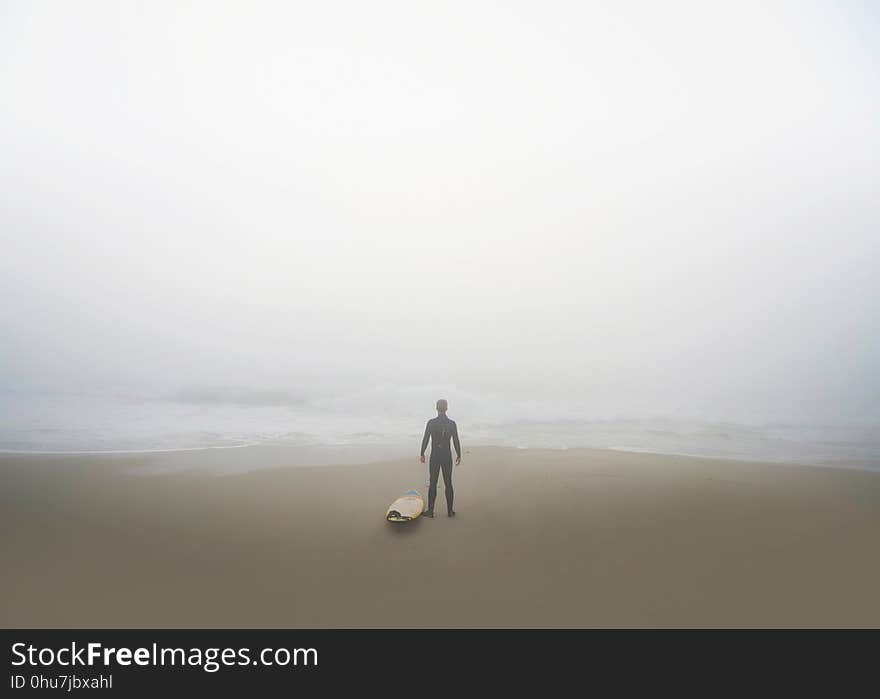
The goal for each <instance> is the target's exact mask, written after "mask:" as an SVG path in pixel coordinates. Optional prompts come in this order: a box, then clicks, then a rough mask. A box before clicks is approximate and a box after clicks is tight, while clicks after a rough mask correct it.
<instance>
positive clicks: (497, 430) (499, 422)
mask: <svg viewBox="0 0 880 699" xmlns="http://www.w3.org/2000/svg"><path fill="white" fill-rule="evenodd" d="M418 405H422V403H418ZM429 405H430V404H429ZM469 408H473V405H472V404H471V405H469V404H468V403H467V402H465V403H464V405H463V406H462V410H461V411H458V412H454V411H450V415H451V417H453V418H454V419H456V420H457V422H458V423H459V429H460V434H461V439H462V443H463V444H464V446H465V447H466V446H477V445H496V446H511V447H517V448H521V449H529V448H551V449H570V448H575V447H593V448H603V449H616V450H624V451H635V452H656V453H663V454H682V455H694V456H709V457H717V458H725V459H740V460H761V461H772V462H787V463H803V464H814V465H828V466H840V467H851V468H867V469H880V424H878V423H870V422H855V421H849V422H845V423H843V422H842V423H826V424H817V423H796V422H774V423H762V424H741V423H730V422H713V421H701V420H694V419H670V418H646V417H639V418H625V417H624V418H621V417H614V418H606V419H595V418H592V419H585V418H582V417H577V416H574V417H567V416H565V415H560V416H548V414H547V412H548V411H547V410H543V411H542V410H536V411H535V412H536V413H537V414H538V417H536V419H523V418H521V417H517V416H516V415H514V414H511V413H510V411H508V412H507V413H505V414H499V416H498V417H497V418H496V417H495V416H493V414H492V410H490V409H486V407H485V406H483V407H482V408H481V409H480V410H473V409H469ZM519 412H520V414H526V415H528V414H529V412H528V411H527V410H525V409H523V410H520V411H519ZM431 416H432V413H431V411H430V410H423V411H415V410H413V409H412V407H411V406H409V407H401V406H400V405H399V404H396V403H393V402H392V403H387V404H383V405H379V406H376V405H369V404H364V403H359V402H358V401H356V400H352V401H345V400H335V401H330V402H323V403H322V402H319V401H315V402H309V401H294V402H289V403H285V402H283V401H278V402H271V401H269V402H266V403H265V404H254V403H252V402H235V401H234V400H233V401H228V400H210V401H194V400H191V399H168V398H142V397H126V396H106V395H102V396H89V395H77V394H64V395H22V394H11V393H10V394H0V451H3V452H7V453H8V452H14V453H103V452H109V453H113V452H159V451H185V450H200V449H234V448H238V447H244V446H250V445H265V446H276V447H278V446H288V447H296V448H298V449H300V451H302V450H306V451H304V452H303V453H311V452H309V451H308V450H310V449H311V450H315V449H320V448H334V449H336V450H337V452H334V453H342V452H339V451H338V450H345V449H352V450H353V451H352V452H351V453H406V452H409V451H410V450H411V451H412V452H413V453H417V452H416V450H417V449H418V446H419V442H420V440H421V436H422V430H423V429H424V423H425V420H426V419H427V418H429V417H431ZM364 448H368V449H364ZM369 448H372V451H371V450H370V449H369ZM358 449H359V450H360V451H356V450H358ZM382 450H384V451H382Z"/></svg>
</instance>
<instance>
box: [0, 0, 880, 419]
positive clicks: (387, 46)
mask: <svg viewBox="0 0 880 699" xmlns="http://www.w3.org/2000/svg"><path fill="white" fill-rule="evenodd" d="M878 45H880V21H878V12H877V10H876V9H875V8H872V7H871V6H870V5H869V4H868V3H859V2H825V3H812V2H769V3H768V2H739V3H702V2H690V3H677V2H669V3H648V2H646V3H599V2H597V3H583V2H566V3H560V2H540V3H538V2H530V3H529V2H515V3H507V2H505V3H500V2H498V3H487V2H473V1H469V2H461V3H459V2H446V3H429V4H426V3H412V2H384V1H377V2H371V3H359V2H324V3H265V2H253V3H251V2H248V3H245V2H238V3H221V2H188V3H181V2H151V3H135V2H120V3H107V2H77V3H66V2H41V3H31V2H3V3H2V5H0V95H2V104H0V186H2V198H0V236H2V238H0V245H2V247H0V285H2V286H0V292H2V296H3V303H2V304H0V328H2V338H3V341H2V343H0V388H2V389H4V390H6V391H14V392H17V393H27V392H37V391H85V392H92V391H94V392H102V391H112V392H129V393H131V394H144V395H146V394H149V395H168V396H176V397H178V398H179V399H181V400H224V399H226V398H229V397H230V396H232V397H233V399H234V400H236V401H238V402H245V403H246V402H248V401H253V402H255V403H264V402H268V403H274V402H279V401H280V402H285V401H290V402H293V403H295V402H297V401H303V400H313V399H315V397H316V396H317V397H320V398H321V399H322V400H326V401H338V402H339V401H341V402H342V403H345V402H346V401H352V403H353V404H354V403H357V401H358V400H363V401H364V405H363V406H362V407H363V408H364V409H365V410H369V409H370V406H371V404H375V403H374V402H375V401H379V404H380V405H382V403H381V401H382V396H383V395H385V394H386V393H388V392H391V391H397V393H396V394H395V395H398V396H406V397H407V400H408V399H409V398H412V400H413V401H417V400H424V401H425V403H426V405H420V406H419V408H420V409H423V410H425V411H426V412H428V413H429V412H430V407H431V404H430V401H431V400H433V398H435V397H437V395H436V394H438V393H440V392H443V393H444V394H445V395H446V396H447V397H448V398H449V400H450V404H451V407H450V412H451V413H455V407H456V405H457V404H456V397H457V396H467V397H468V400H477V399H478V398H479V397H481V396H491V397H492V400H494V401H496V402H497V404H498V405H501V404H504V403H505V402H507V403H508V404H509V405H515V406H517V408H516V409H517V410H522V411H523V412H525V413H527V412H528V411H529V410H530V406H540V410H541V411H543V412H546V411H547V410H548V407H547V406H551V407H552V406H557V407H558V411H557V412H558V413H559V415H562V416H564V415H565V414H566V410H569V409H571V410H574V409H575V407H576V408H577V410H579V411H581V412H582V413H585V414H586V413H589V414H591V415H595V416H643V415H660V416H692V417H693V416H696V417H705V418H710V419H740V420H745V419H751V418H755V419H778V420H785V419H794V418H798V419H800V418H816V419H819V418H821V419H831V418H834V419H837V418H847V419H849V418H859V419H861V418H865V419H874V418H877V417H880V401H878V396H880V368H878V366H880V364H878V361H877V358H878V356H880V352H878V350H880V314H878V313H877V299H878V292H880V281H878V275H877V273H876V270H877V267H878V255H880V231H878V222H880V197H878V183H880V178H878V176H880V79H878V75H880V73H878V60H880V57H878V51H877V46H878ZM358 396H361V397H362V398H361V399H358ZM458 405H462V403H459V404H458ZM572 406H574V407H572ZM535 409H536V410H538V408H537V407H535Z"/></svg>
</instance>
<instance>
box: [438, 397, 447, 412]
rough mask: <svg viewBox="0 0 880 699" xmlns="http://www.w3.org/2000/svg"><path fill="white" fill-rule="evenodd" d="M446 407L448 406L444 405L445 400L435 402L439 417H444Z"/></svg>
mask: <svg viewBox="0 0 880 699" xmlns="http://www.w3.org/2000/svg"><path fill="white" fill-rule="evenodd" d="M447 407H448V404H447V403H446V399H445V398H441V399H440V400H438V401H437V412H438V413H440V414H441V415H446V408H447Z"/></svg>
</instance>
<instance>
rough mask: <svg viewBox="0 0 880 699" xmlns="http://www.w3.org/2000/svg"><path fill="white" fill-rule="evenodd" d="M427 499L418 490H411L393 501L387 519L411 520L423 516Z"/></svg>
mask: <svg viewBox="0 0 880 699" xmlns="http://www.w3.org/2000/svg"><path fill="white" fill-rule="evenodd" d="M424 511H425V501H424V499H423V498H422V496H421V495H419V492H418V491H417V490H409V491H407V492H406V493H404V494H403V495H401V496H400V497H399V498H397V500H395V501H394V502H392V503H391V507H389V508H388V512H387V513H386V515H385V519H387V520H388V521H389V522H409V521H411V520H414V519H417V518H418V517H421V515H422V512H424Z"/></svg>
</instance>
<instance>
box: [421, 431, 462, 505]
mask: <svg viewBox="0 0 880 699" xmlns="http://www.w3.org/2000/svg"><path fill="white" fill-rule="evenodd" d="M429 439H430V440H431V458H430V461H429V466H428V475H429V477H430V481H429V484H428V511H430V512H433V511H434V500H435V499H436V498H437V479H438V478H439V476H440V469H443V487H444V489H445V490H446V509H447V510H448V511H449V512H452V499H453V496H454V492H453V490H452V451H451V450H450V448H449V440H450V439H452V443H453V444H454V445H455V455H456V456H457V457H458V458H461V444H459V442H458V426H457V425H456V424H455V422H454V421H453V420H450V419H449V418H448V417H446V415H438V416H437V417H435V418H433V419H432V420H428V424H427V425H425V436H424V438H423V439H422V456H424V455H425V449H427V447H428V440H429Z"/></svg>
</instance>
